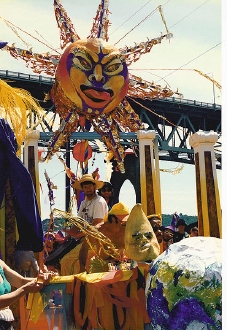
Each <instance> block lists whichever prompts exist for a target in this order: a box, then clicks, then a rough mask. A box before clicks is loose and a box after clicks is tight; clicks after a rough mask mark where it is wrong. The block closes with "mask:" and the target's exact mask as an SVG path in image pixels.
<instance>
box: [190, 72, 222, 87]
mask: <svg viewBox="0 0 227 330" xmlns="http://www.w3.org/2000/svg"><path fill="white" fill-rule="evenodd" d="M193 70H194V71H195V72H197V73H199V74H200V75H201V76H203V77H205V78H206V79H208V80H210V81H211V82H212V83H213V84H215V86H216V87H217V88H219V89H221V88H222V87H221V85H220V84H219V83H218V82H217V81H216V80H214V79H213V78H211V77H209V76H207V75H206V74H205V73H202V72H201V71H199V70H197V69H193Z"/></svg>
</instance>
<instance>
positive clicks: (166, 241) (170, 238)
mask: <svg viewBox="0 0 227 330" xmlns="http://www.w3.org/2000/svg"><path fill="white" fill-rule="evenodd" d="M147 218H148V220H149V221H150V223H151V226H152V228H153V230H154V233H155V234H156V237H157V240H158V242H159V244H161V243H162V245H163V251H165V250H166V249H167V248H168V247H169V246H170V245H171V244H173V243H177V242H180V241H181V240H182V239H185V238H188V237H194V236H198V227H196V226H193V227H192V228H190V229H189V226H188V225H187V223H186V221H185V220H184V219H182V218H178V217H176V216H175V214H174V215H173V220H172V221H171V223H170V225H167V226H162V224H161V223H162V219H161V215H160V214H152V215H149V216H148V217H147Z"/></svg>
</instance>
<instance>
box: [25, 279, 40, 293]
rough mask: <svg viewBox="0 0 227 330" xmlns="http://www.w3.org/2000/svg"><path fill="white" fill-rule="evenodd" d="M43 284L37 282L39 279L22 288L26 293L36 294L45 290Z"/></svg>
mask: <svg viewBox="0 0 227 330" xmlns="http://www.w3.org/2000/svg"><path fill="white" fill-rule="evenodd" d="M43 285H44V284H43V282H40V281H37V279H33V280H31V281H29V282H27V283H26V284H24V285H23V286H22V289H24V291H25V293H36V292H39V291H40V290H41V289H42V288H43Z"/></svg>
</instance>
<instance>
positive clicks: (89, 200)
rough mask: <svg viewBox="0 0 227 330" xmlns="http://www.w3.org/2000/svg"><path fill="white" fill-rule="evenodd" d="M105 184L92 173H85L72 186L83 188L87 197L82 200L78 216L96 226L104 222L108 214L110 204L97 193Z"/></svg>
mask: <svg viewBox="0 0 227 330" xmlns="http://www.w3.org/2000/svg"><path fill="white" fill-rule="evenodd" d="M103 185H104V182H103V181H99V180H95V179H94V178H93V176H92V175H91V174H84V175H83V176H82V178H81V179H80V180H78V181H76V182H75V183H74V184H73V185H72V187H73V188H74V189H79V190H82V191H83V192H84V194H85V199H84V200H83V201H82V202H81V204H80V207H79V211H78V214H77V215H78V216H79V217H81V218H83V219H84V220H86V221H87V222H89V223H90V224H92V225H94V226H96V225H98V224H99V223H102V222H103V219H104V218H105V217H106V216H107V214H108V205H107V203H106V201H105V199H104V198H103V197H102V196H99V195H98V194H97V193H96V190H98V189H101V188H102V186H103Z"/></svg>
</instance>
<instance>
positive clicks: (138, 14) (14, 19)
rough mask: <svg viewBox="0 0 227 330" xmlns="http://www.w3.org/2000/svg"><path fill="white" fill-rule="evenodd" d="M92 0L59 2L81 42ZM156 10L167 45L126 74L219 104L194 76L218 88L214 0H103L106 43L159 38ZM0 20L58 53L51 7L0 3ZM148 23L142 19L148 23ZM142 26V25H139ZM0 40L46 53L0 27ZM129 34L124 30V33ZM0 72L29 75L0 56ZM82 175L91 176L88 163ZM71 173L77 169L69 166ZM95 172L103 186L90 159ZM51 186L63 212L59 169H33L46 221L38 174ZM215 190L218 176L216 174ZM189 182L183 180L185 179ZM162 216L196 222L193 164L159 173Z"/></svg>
mask: <svg viewBox="0 0 227 330" xmlns="http://www.w3.org/2000/svg"><path fill="white" fill-rule="evenodd" d="M99 2H100V1H99V0H83V1H82V0H78V1H73V0H62V5H63V6H64V7H65V9H66V11H67V13H68V15H69V17H70V18H71V20H72V22H73V24H74V27H75V29H76V31H77V33H78V34H79V36H80V37H81V38H86V37H87V36H88V35H89V32H90V29H91V26H92V20H93V17H95V14H96V10H97V7H98V4H99ZM159 5H162V8H163V13H164V17H165V21H166V24H167V27H168V29H169V31H170V32H171V33H173V38H172V39H171V40H170V42H168V41H166V40H164V41H163V42H162V43H161V44H160V45H157V46H155V47H154V48H153V49H152V50H151V52H150V53H149V54H146V55H144V56H143V57H141V59H140V60H139V61H138V62H136V63H134V64H133V65H131V66H130V68H129V69H130V70H132V71H131V72H132V73H133V74H135V75H137V76H141V77H143V78H144V79H146V80H148V81H154V82H155V83H157V84H160V85H162V86H163V87H164V86H165V85H166V84H168V85H169V86H170V87H171V88H172V89H173V90H176V89H178V90H179V91H180V92H181V93H182V94H183V95H184V98H185V99H191V100H197V101H201V102H208V103H213V101H214V100H215V102H216V103H217V104H222V93H221V91H220V90H219V89H218V88H216V87H215V88H213V87H214V86H213V84H212V83H211V82H210V81H209V80H207V79H205V78H204V77H202V76H201V75H199V74H198V73H196V72H194V71H193V69H197V70H200V71H201V72H203V73H205V74H207V75H209V76H210V77H213V78H214V79H215V80H217V81H218V82H219V83H220V84H221V82H222V81H221V80H222V47H223V44H222V24H221V19H222V11H221V9H222V8H221V1H220V0H207V1H206V0H190V1H182V0H169V1H168V0H167V1H165V0H160V1H158V0H153V1H147V0H146V1H145V0H130V1H128V0H110V4H109V10H110V12H111V13H112V14H111V15H110V16H109V19H110V22H111V23H112V25H111V26H110V28H109V36H110V40H109V42H110V43H112V44H114V43H117V42H118V40H120V39H121V38H122V37H123V36H125V37H124V38H123V39H122V40H121V41H119V43H117V47H124V46H125V45H128V46H130V45H134V43H139V42H141V41H144V40H147V38H155V37H158V36H160V34H161V33H162V34H165V33H166V31H165V27H164V24H163V22H162V20H161V17H160V14H159V13H158V12H157V10H155V9H156V8H157V7H158V6H159ZM0 15H1V17H3V18H4V19H6V20H8V21H10V22H11V23H13V24H14V25H16V26H18V27H20V28H21V29H22V30H24V31H26V32H28V33H29V34H30V35H32V36H35V37H36V38H38V39H40V40H42V41H43V42H45V43H47V42H48V43H50V44H51V47H52V48H54V49H56V50H58V51H59V50H60V48H59V47H60V43H59V31H58V28H57V25H56V22H55V17H54V10H53V1H52V0H39V1H37V0H23V1H22V0H20V1H18V0H1V2H0ZM147 16H148V17H147ZM146 17H147V19H146V20H145V18H146ZM0 31H1V35H0V40H2V41H8V42H9V44H11V43H15V44H16V47H20V48H26V46H25V44H24V43H23V42H22V40H21V39H23V40H26V42H27V43H28V44H29V45H30V46H29V47H32V49H33V51H35V52H47V51H49V52H52V50H50V49H48V48H47V47H45V46H44V45H42V44H41V43H39V42H37V41H36V40H35V39H33V38H31V37H29V36H28V35H27V34H25V33H23V32H21V31H20V30H17V32H18V33H19V35H20V37H21V39H19V38H18V37H17V35H16V34H15V33H14V32H13V31H12V30H11V29H10V28H9V27H8V26H7V25H6V24H5V23H4V22H3V20H0ZM129 31H131V32H130V33H129ZM0 69H1V70H11V71H18V72H23V73H32V71H31V70H30V69H29V68H27V67H26V66H25V63H24V62H23V61H20V60H16V59H13V58H12V57H10V55H9V54H8V53H7V52H4V51H1V52H0ZM89 166H90V167H89V170H91V171H92V170H93V167H92V166H91V164H90V165H89ZM176 166H177V164H176V163H169V162H168V163H167V162H161V163H160V168H169V169H173V168H175V167H176ZM71 167H72V170H74V168H76V164H75V163H74V164H73V163H72V166H71ZM94 167H99V168H100V175H101V179H102V180H105V179H106V170H105V165H104V162H103V159H98V160H97V159H96V161H95V164H94ZM45 169H46V170H47V173H48V175H49V176H50V177H51V178H53V179H52V180H53V182H54V183H55V184H56V185H57V186H58V189H57V190H56V191H54V193H55V196H56V205H55V206H56V207H57V208H64V201H63V196H64V190H65V187H64V173H63V167H62V164H61V163H59V162H58V161H51V162H49V163H48V164H42V166H40V182H41V183H42V187H43V193H41V203H42V218H45V217H47V216H48V214H49V207H48V200H47V189H46V187H45V186H46V184H45V179H44V174H43V173H44V170H45ZM217 174H218V180H219V183H220V187H221V171H217ZM189 178H190V179H189ZM161 186H162V211H163V213H173V212H175V211H177V212H181V213H185V214H189V215H196V213H197V211H196V195H195V170H194V166H192V165H184V168H183V170H182V171H181V172H180V173H179V174H176V175H173V174H169V173H161ZM131 190H132V189H131V188H130V187H128V186H126V187H125V188H124V191H123V192H122V194H121V195H120V198H121V200H122V201H124V202H125V203H126V204H128V205H129V207H130V208H131V207H132V206H133V205H134V199H133V198H134V197H133V194H131Z"/></svg>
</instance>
